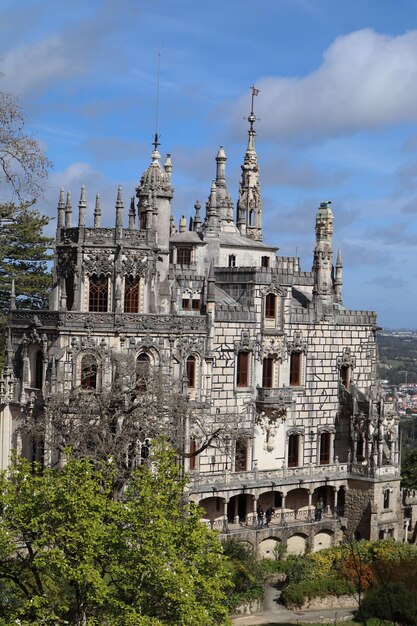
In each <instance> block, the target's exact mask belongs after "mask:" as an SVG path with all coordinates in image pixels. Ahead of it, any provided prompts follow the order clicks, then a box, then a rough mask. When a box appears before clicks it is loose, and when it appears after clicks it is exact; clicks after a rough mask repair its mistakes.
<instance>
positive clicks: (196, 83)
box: [0, 0, 417, 328]
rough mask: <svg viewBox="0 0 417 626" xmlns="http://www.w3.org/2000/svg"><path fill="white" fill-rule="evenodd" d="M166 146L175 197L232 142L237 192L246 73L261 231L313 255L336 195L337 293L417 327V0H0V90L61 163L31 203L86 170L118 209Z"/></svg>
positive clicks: (49, 197) (178, 202) (204, 184)
mask: <svg viewBox="0 0 417 626" xmlns="http://www.w3.org/2000/svg"><path fill="white" fill-rule="evenodd" d="M158 50H159V51H160V54H161V56H160V60H161V70H160V97H159V100H160V107H159V132H160V135H161V147H160V151H161V153H162V154H165V153H167V152H169V153H171V155H172V161H173V166H174V169H173V181H174V186H175V195H174V201H173V211H174V214H175V216H176V220H177V221H178V219H179V217H180V216H181V214H186V215H187V216H188V215H190V214H192V212H193V205H194V202H195V200H196V199H199V200H200V202H201V203H202V204H203V203H204V202H205V200H206V199H207V197H208V195H209V192H210V184H211V179H212V178H213V176H214V173H215V161H214V158H215V155H216V152H217V150H218V147H219V146H220V145H224V147H225V150H226V154H227V156H228V162H227V176H228V186H229V191H230V193H231V195H232V197H233V199H234V201H236V199H237V189H238V181H239V174H240V164H241V162H242V159H243V154H244V150H245V147H246V141H247V122H246V121H245V120H244V119H243V118H244V116H245V115H247V114H248V113H249V110H250V89H249V87H250V86H251V85H252V84H255V85H256V86H257V87H258V88H259V89H260V93H259V96H258V97H257V99H256V113H257V115H258V116H259V117H260V121H259V123H258V124H257V138H256V147H257V151H258V157H259V163H260V173H261V185H262V192H263V203H264V218H263V225H264V233H265V239H266V240H267V241H268V243H271V244H274V245H277V246H278V247H279V248H280V253H281V254H284V255H291V254H296V253H297V254H299V255H300V256H301V259H302V266H303V269H305V270H308V269H311V265H312V253H313V247H314V216H315V211H316V209H317V207H318V205H319V203H320V202H321V201H323V200H331V201H332V203H333V212H334V216H335V246H334V248H335V253H336V252H337V248H338V247H339V246H340V247H341V249H342V256H343V263H344V300H345V305H346V306H347V307H351V308H356V309H372V310H377V311H378V314H379V323H380V325H381V326H387V327H396V328H399V327H408V328H416V327H417V315H416V310H417V263H416V256H417V255H416V250H417V3H416V2H415V0H396V1H395V2H393V1H392V0H349V1H347V0H257V1H256V2H254V1H253V0H252V1H247V0H223V1H222V2H220V1H219V0H211V1H210V2H201V1H200V2H199V1H198V0H175V1H172V0H152V1H149V2H148V1H141V0H117V2H116V1H115V0H71V2H66V1H64V0H54V1H52V0H38V1H31V0H19V1H18V2H16V1H15V0H14V1H13V2H11V1H10V0H1V1H0V57H1V58H2V59H3V61H2V64H1V69H2V72H3V74H4V76H3V78H2V80H1V81H0V89H2V90H3V91H8V92H11V93H13V94H15V95H18V96H19V98H20V102H21V105H22V107H23V109H24V111H25V112H26V115H27V128H28V130H30V131H31V132H33V133H34V134H35V135H36V137H37V138H38V139H39V141H40V142H41V144H42V146H43V147H44V149H45V151H46V153H47V155H48V157H49V158H50V159H51V161H52V162H53V163H54V169H53V171H52V173H51V175H50V178H49V181H48V188H47V189H46V193H45V200H44V201H43V202H42V203H41V204H40V208H41V209H42V210H43V211H44V212H47V213H48V214H50V215H54V214H55V211H56V203H57V199H58V192H59V188H60V187H61V186H64V188H65V190H68V189H69V190H71V192H72V196H73V204H75V205H76V204H77V200H78V196H79V190H80V186H81V185H82V184H85V185H86V188H87V201H88V205H89V212H90V221H91V220H92V208H93V202H94V198H95V194H96V193H100V194H101V197H102V205H103V212H104V214H105V216H106V218H105V219H106V221H107V223H108V224H109V225H110V224H111V223H112V222H113V219H114V203H115V199H116V192H117V185H118V184H122V185H123V190H124V198H125V205H128V200H129V198H130V196H131V195H132V194H133V193H134V188H135V186H136V185H137V183H138V181H139V178H140V175H141V173H142V172H143V170H144V169H145V168H146V167H147V165H148V163H149V160H150V153H151V145H150V144H151V141H152V138H153V133H154V132H155V103H156V76H157V57H158V55H157V51H158Z"/></svg>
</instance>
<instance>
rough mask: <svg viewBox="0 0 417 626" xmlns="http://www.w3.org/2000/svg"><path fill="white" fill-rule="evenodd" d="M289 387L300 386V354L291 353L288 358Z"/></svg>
mask: <svg viewBox="0 0 417 626" xmlns="http://www.w3.org/2000/svg"><path fill="white" fill-rule="evenodd" d="M290 385H292V386H295V387H297V386H299V385H301V352H292V353H291V358H290Z"/></svg>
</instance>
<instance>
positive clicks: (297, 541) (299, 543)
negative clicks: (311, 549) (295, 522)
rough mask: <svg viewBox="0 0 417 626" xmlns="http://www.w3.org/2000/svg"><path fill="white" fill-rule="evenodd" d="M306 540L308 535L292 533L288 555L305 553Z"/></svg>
mask: <svg viewBox="0 0 417 626" xmlns="http://www.w3.org/2000/svg"><path fill="white" fill-rule="evenodd" d="M306 540H307V537H306V536H305V535H301V534H296V535H292V537H290V538H289V539H288V540H287V555H288V556H290V555H291V554H304V553H305V551H306Z"/></svg>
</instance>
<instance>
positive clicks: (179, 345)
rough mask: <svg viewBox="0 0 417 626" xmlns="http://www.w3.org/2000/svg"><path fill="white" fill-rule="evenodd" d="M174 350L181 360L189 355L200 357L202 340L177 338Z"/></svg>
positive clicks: (202, 347) (202, 346)
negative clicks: (193, 354)
mask: <svg viewBox="0 0 417 626" xmlns="http://www.w3.org/2000/svg"><path fill="white" fill-rule="evenodd" d="M175 349H176V353H177V355H178V356H179V357H181V358H184V357H185V356H187V355H189V354H191V353H197V354H200V355H202V354H203V352H204V340H203V339H201V338H200V337H179V338H178V339H177V342H176V346H175Z"/></svg>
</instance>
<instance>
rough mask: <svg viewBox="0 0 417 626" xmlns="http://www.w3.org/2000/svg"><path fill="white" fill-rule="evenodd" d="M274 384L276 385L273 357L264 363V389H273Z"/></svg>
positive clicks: (264, 360) (268, 357)
mask: <svg viewBox="0 0 417 626" xmlns="http://www.w3.org/2000/svg"><path fill="white" fill-rule="evenodd" d="M268 383H269V384H268ZM273 383H274V359H273V357H272V356H267V357H265V358H264V359H263V361H262V387H263V388H264V389H271V388H272V387H273V386H274V384H273Z"/></svg>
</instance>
